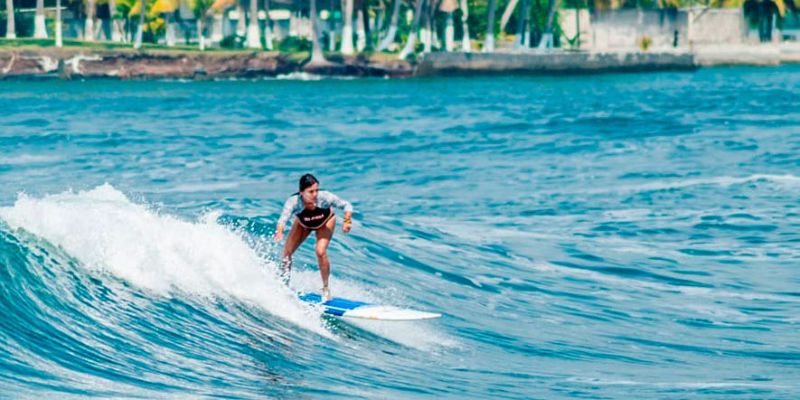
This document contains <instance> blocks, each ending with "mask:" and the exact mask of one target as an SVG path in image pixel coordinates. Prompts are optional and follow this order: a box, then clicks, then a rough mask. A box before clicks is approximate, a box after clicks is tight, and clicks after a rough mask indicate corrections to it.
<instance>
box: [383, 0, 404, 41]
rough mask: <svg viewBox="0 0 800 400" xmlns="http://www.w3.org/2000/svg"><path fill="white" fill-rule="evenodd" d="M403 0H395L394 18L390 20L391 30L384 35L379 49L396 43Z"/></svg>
mask: <svg viewBox="0 0 800 400" xmlns="http://www.w3.org/2000/svg"><path fill="white" fill-rule="evenodd" d="M402 3H403V0H394V7H393V8H392V19H391V21H390V22H389V32H388V33H387V34H386V36H384V38H383V40H382V41H381V44H379V45H378V51H383V50H386V49H388V48H389V46H391V45H392V44H393V43H394V39H395V37H396V36H397V20H398V18H399V16H400V5H402Z"/></svg>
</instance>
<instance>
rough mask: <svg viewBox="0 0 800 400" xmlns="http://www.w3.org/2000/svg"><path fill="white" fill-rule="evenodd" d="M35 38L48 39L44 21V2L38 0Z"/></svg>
mask: <svg viewBox="0 0 800 400" xmlns="http://www.w3.org/2000/svg"><path fill="white" fill-rule="evenodd" d="M34 21H35V22H34V30H33V37H35V38H37V39H47V27H46V24H45V19H44V0H36V17H35V20H34Z"/></svg>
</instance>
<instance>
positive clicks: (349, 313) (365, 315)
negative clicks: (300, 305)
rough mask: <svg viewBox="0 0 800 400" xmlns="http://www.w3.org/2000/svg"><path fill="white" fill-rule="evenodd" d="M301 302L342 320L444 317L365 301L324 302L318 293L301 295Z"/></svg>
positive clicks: (394, 319)
mask: <svg viewBox="0 0 800 400" xmlns="http://www.w3.org/2000/svg"><path fill="white" fill-rule="evenodd" d="M300 300H303V301H305V302H308V303H312V304H319V305H321V306H322V307H323V310H324V312H325V314H328V315H333V316H336V317H342V318H361V319H373V320H381V321H414V320H421V319H432V318H439V317H441V316H442V314H439V313H431V312H425V311H418V310H412V309H409V308H400V307H395V306H386V305H380V304H370V303H365V302H363V301H353V300H348V299H342V298H338V297H334V298H332V299H330V300H328V301H326V302H322V296H320V295H319V294H317V293H305V294H301V295H300Z"/></svg>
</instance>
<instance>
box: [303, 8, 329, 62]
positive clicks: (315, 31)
mask: <svg viewBox="0 0 800 400" xmlns="http://www.w3.org/2000/svg"><path fill="white" fill-rule="evenodd" d="M308 3H309V5H310V8H311V10H310V14H311V60H309V62H308V64H307V65H326V64H329V62H328V60H326V59H325V55H324V54H322V44H321V43H320V42H319V23H318V18H317V0H308Z"/></svg>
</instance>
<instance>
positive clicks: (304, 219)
mask: <svg viewBox="0 0 800 400" xmlns="http://www.w3.org/2000/svg"><path fill="white" fill-rule="evenodd" d="M331 217H333V211H332V210H331V209H330V208H315V209H313V210H309V209H304V210H303V211H301V212H300V213H299V214H297V221H298V222H300V225H302V226H303V227H304V228H306V229H311V230H317V229H319V228H322V226H323V225H325V223H326V222H328V220H329V219H331Z"/></svg>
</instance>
